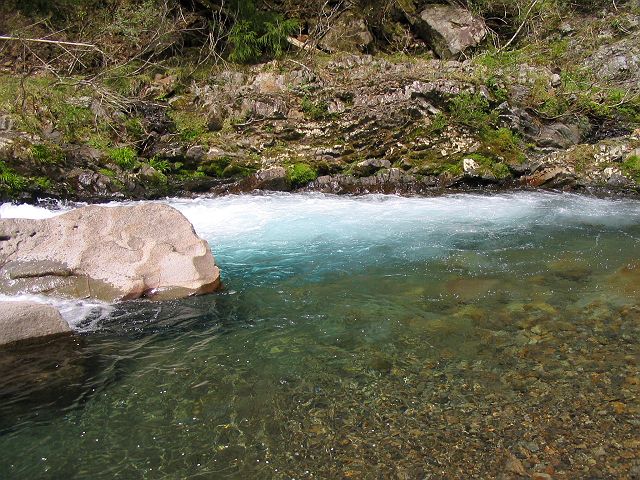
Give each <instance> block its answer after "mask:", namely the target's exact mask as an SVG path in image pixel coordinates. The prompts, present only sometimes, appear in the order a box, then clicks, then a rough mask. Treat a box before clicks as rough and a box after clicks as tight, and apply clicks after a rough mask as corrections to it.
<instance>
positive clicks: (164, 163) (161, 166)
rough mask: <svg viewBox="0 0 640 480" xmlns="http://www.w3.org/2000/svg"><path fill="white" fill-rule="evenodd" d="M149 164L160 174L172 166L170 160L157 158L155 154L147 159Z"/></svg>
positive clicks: (171, 168) (168, 170) (169, 169)
mask: <svg viewBox="0 0 640 480" xmlns="http://www.w3.org/2000/svg"><path fill="white" fill-rule="evenodd" d="M149 165H150V166H151V167H152V168H153V169H154V170H157V171H158V172H160V173H162V174H165V173H168V172H170V171H171V170H173V166H172V165H171V162H169V161H168V160H165V159H161V158H158V157H157V156H156V157H153V158H150V159H149Z"/></svg>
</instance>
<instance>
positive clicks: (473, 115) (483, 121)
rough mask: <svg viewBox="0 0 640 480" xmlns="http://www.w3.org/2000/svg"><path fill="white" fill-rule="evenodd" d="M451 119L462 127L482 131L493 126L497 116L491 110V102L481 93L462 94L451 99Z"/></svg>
mask: <svg viewBox="0 0 640 480" xmlns="http://www.w3.org/2000/svg"><path fill="white" fill-rule="evenodd" d="M449 114H450V115H451V119H452V120H453V121H454V122H455V123H458V124H460V125H464V126H467V127H471V128H475V129H482V128H486V127H487V125H490V124H493V123H494V122H495V120H496V115H495V113H494V112H492V111H491V109H490V108H489V100H488V99H487V98H486V97H485V96H484V95H481V94H480V93H470V92H462V93H461V94H459V95H457V96H455V97H454V98H453V99H451V103H450V105H449Z"/></svg>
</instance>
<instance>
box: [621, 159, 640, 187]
mask: <svg viewBox="0 0 640 480" xmlns="http://www.w3.org/2000/svg"><path fill="white" fill-rule="evenodd" d="M622 171H623V172H624V174H625V175H627V176H629V177H631V178H633V179H634V180H635V181H636V182H640V156H638V155H631V156H630V157H629V158H627V159H626V160H625V161H624V162H622Z"/></svg>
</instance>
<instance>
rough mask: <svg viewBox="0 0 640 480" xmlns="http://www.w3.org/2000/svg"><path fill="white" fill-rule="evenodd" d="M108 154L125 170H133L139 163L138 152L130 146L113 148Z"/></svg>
mask: <svg viewBox="0 0 640 480" xmlns="http://www.w3.org/2000/svg"><path fill="white" fill-rule="evenodd" d="M108 156H109V158H110V159H111V160H113V162H114V163H115V164H116V165H118V166H119V167H120V168H122V169H123V170H133V169H134V168H135V167H136V166H137V165H138V154H137V153H136V151H135V150H133V149H132V148H130V147H116V148H112V149H110V150H109V152H108Z"/></svg>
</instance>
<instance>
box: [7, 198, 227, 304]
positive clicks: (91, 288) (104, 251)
mask: <svg viewBox="0 0 640 480" xmlns="http://www.w3.org/2000/svg"><path fill="white" fill-rule="evenodd" d="M0 264H1V265H2V267H1V268H0V292H2V293H5V294H14V295H15V294H20V293H40V294H51V295H57V296H65V297H78V298H97V299H101V300H106V301H113V300H124V299H134V298H139V297H148V298H152V299H156V300H164V299H173V298H181V297H186V296H189V295H194V294H201V293H207V292H211V291H213V290H215V289H216V288H218V286H219V283H220V280H219V270H218V267H217V266H216V265H215V262H214V259H213V256H212V255H211V251H210V249H209V246H208V244H207V243H206V242H205V241H204V240H202V239H200V238H199V237H198V236H197V235H196V234H195V232H194V231H193V227H192V226H191V224H190V223H189V221H188V220H187V219H186V218H185V217H184V216H183V215H182V214H181V213H180V212H178V211H177V210H175V209H174V208H172V207H169V206H167V205H158V204H143V205H136V206H127V207H116V208H108V207H99V206H90V207H83V208H79V209H77V210H73V211H71V212H68V213H65V214H63V215H60V216H58V217H55V218H51V219H46V220H26V219H7V220H0Z"/></svg>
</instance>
